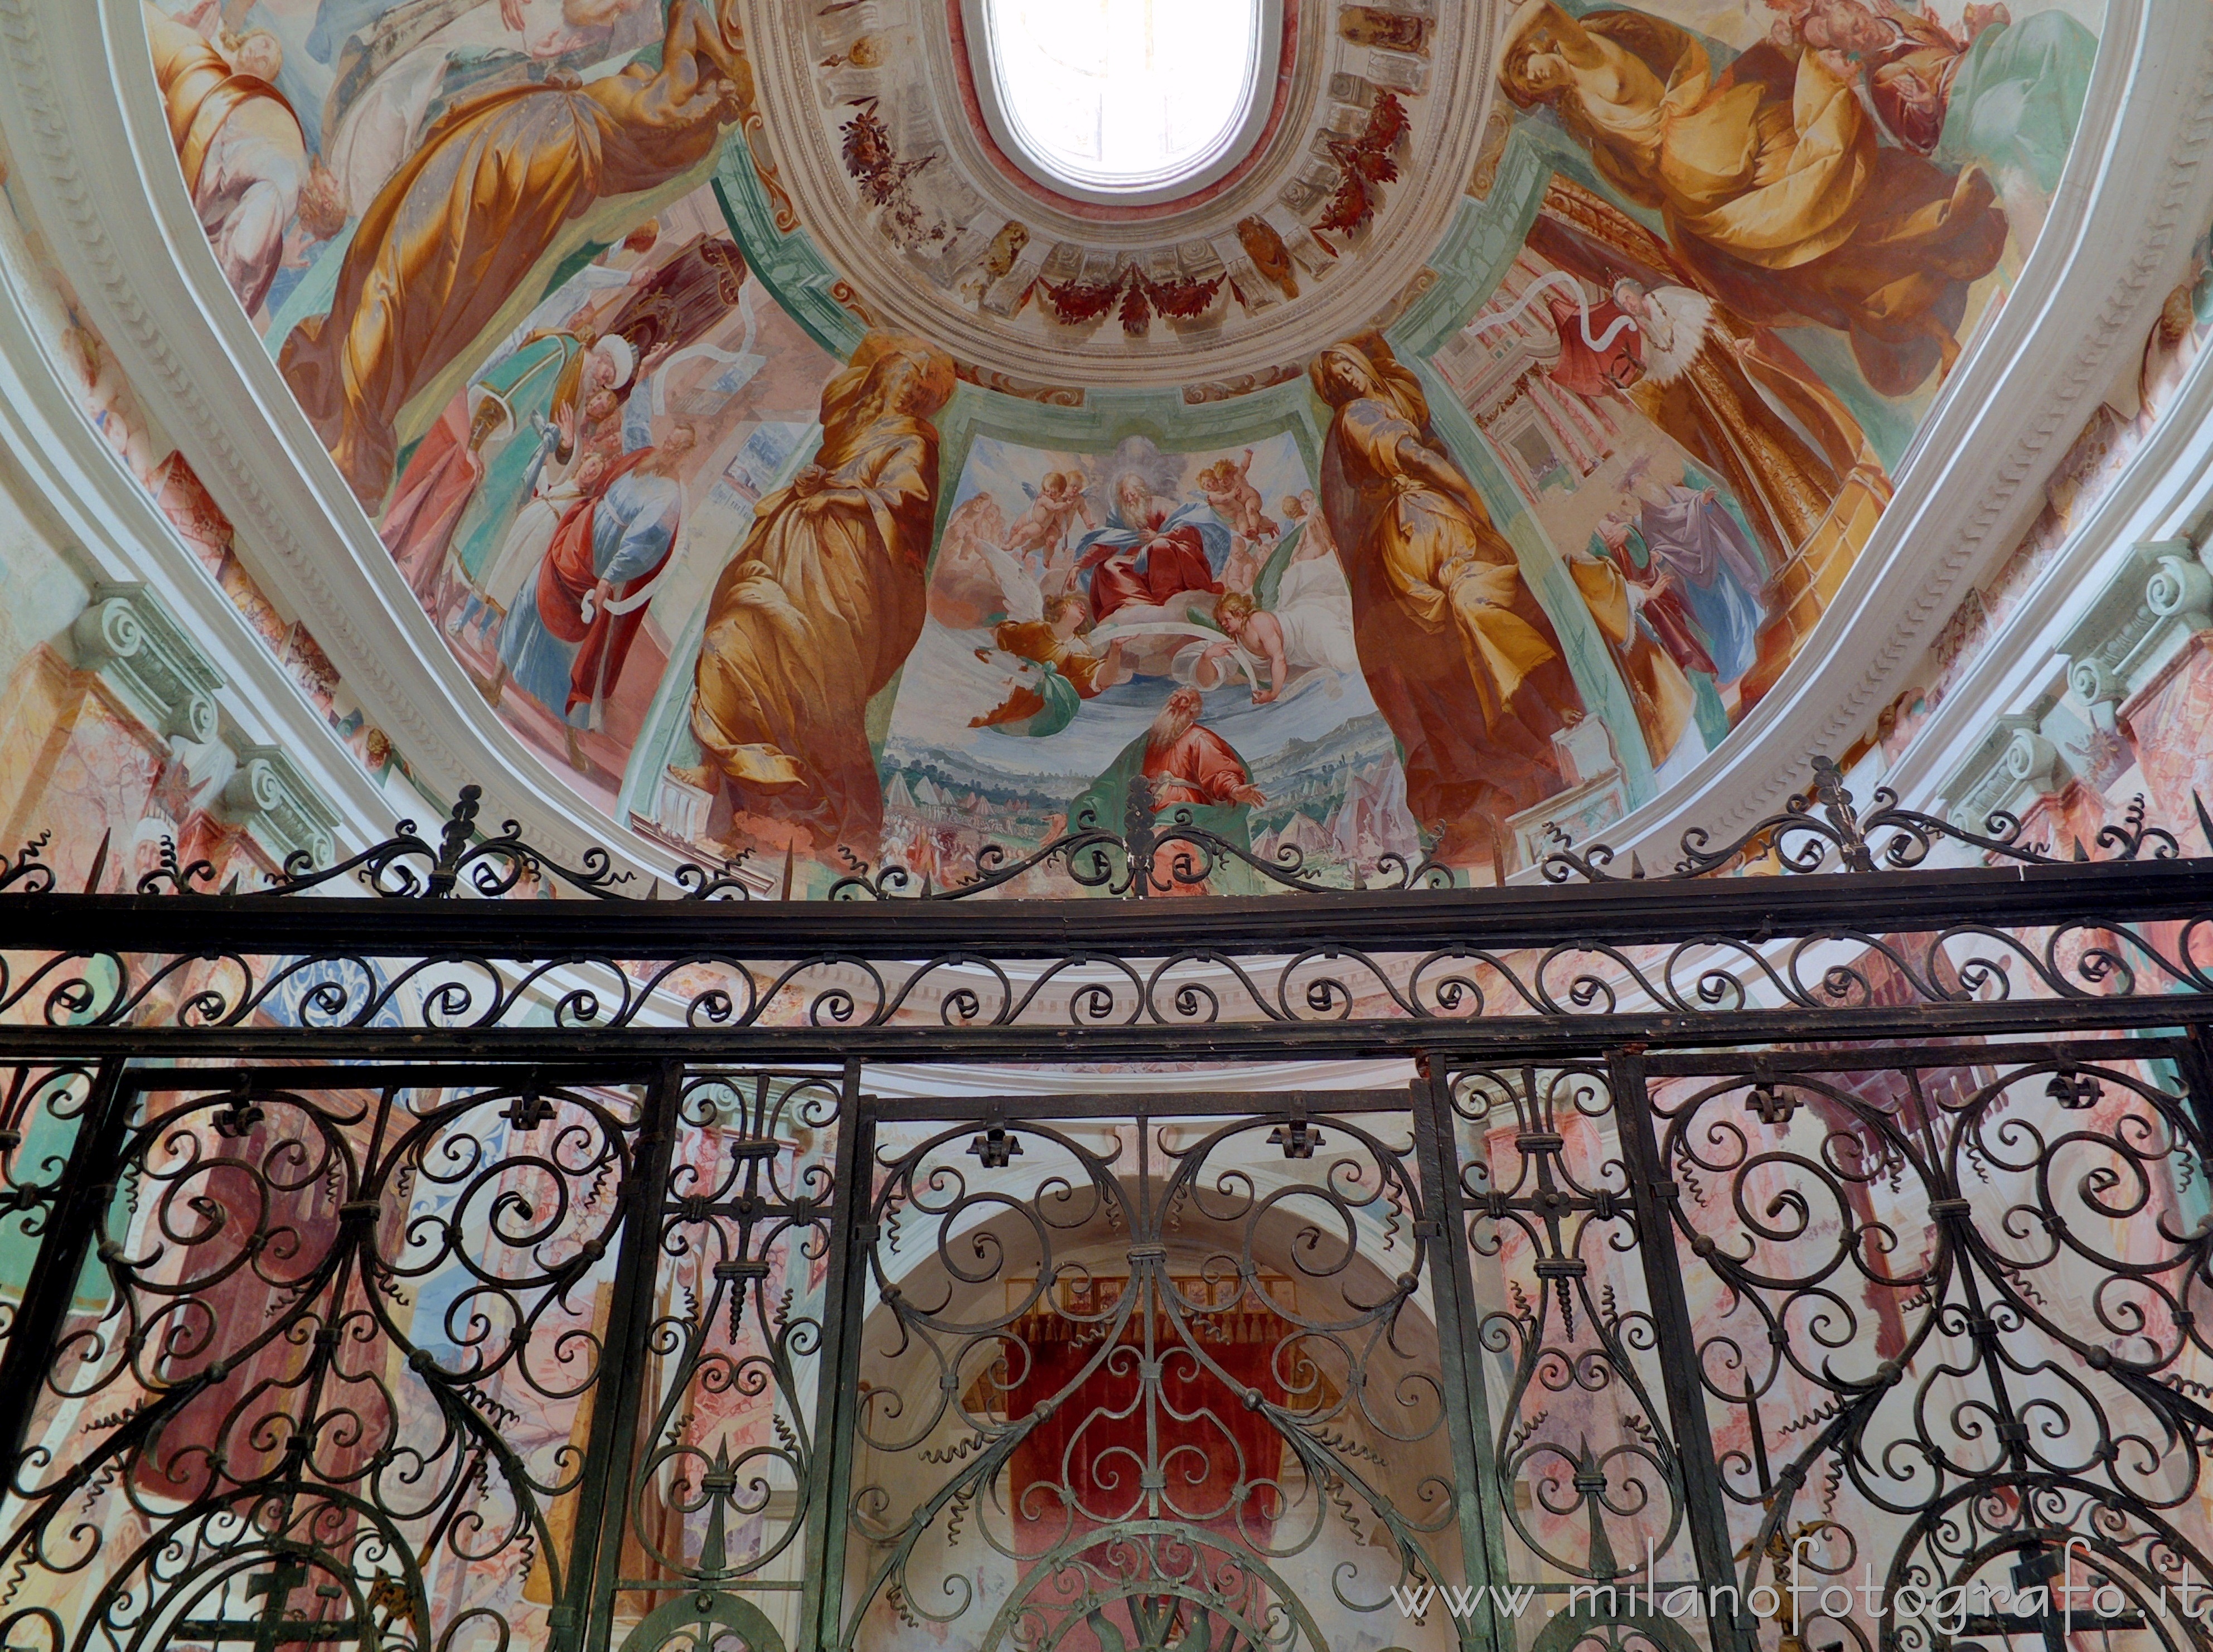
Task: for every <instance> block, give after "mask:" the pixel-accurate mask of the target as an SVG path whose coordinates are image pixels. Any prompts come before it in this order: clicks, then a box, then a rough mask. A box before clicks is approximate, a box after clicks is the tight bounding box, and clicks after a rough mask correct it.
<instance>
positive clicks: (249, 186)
mask: <svg viewBox="0 0 2213 1652" xmlns="http://www.w3.org/2000/svg"><path fill="white" fill-rule="evenodd" d="M140 10H141V12H142V14H143V16H144V17H145V20H146V34H147V38H148V40H149V44H150V45H151V46H152V47H153V52H154V75H155V81H156V82H157V83H158V84H159V85H160V87H161V90H162V108H163V112H164V113H166V114H167V116H168V124H169V136H170V137H171V139H172V140H173V141H174V143H175V145H176V150H177V162H178V165H179V166H180V167H181V168H183V169H184V174H185V187H186V190H188V191H189V192H191V194H192V207H193V210H195V211H196V212H197V213H198V215H199V220H200V228H201V229H203V230H204V231H205V232H206V234H207V238H208V245H209V246H210V247H212V248H213V249H214V251H215V256H216V263H218V264H219V265H222V266H223V279H224V281H225V282H227V283H229V287H230V290H231V291H232V292H233V293H235V294H236V295H237V296H238V302H240V303H241V305H243V306H244V307H245V308H246V312H247V314H248V315H251V314H253V312H254V311H256V310H257V309H259V308H260V307H261V301H262V300H263V299H264V298H265V297H267V296H268V294H269V289H270V285H271V283H273V282H274V281H275V280H276V279H277V271H278V269H279V268H281V267H282V266H283V262H284V237H285V235H286V234H287V232H288V231H289V230H290V229H291V228H292V226H293V224H294V223H298V224H299V225H300V227H301V229H302V231H303V232H305V233H306V235H308V237H309V239H311V240H315V241H326V240H328V239H329V238H330V237H331V236H332V235H336V234H338V231H339V230H341V229H344V227H345V218H346V214H345V201H344V197H343V195H341V194H340V193H339V192H338V188H337V185H336V183H335V181H334V180H332V177H331V174H328V173H327V172H324V171H322V170H321V169H320V168H317V167H316V166H314V164H313V162H310V160H309V158H308V143H307V138H306V137H305V136H304V135H303V134H302V131H301V127H300V118H299V116H298V114H297V113H296V112H295V111H294V110H293V107H292V105H291V103H290V101H288V100H287V99H286V98H285V96H284V94H283V93H282V92H279V91H278V90H277V87H276V83H275V82H276V80H277V75H278V74H279V73H280V72H281V70H282V69H283V57H284V54H283V46H280V45H279V44H278V42H277V37H276V36H275V35H274V34H271V33H269V31H268V30H266V29H254V30H250V31H248V32H247V34H243V35H241V36H237V37H235V38H230V37H227V38H226V40H224V42H223V44H222V45H221V46H218V45H216V43H214V42H210V41H209V40H204V39H202V38H201V37H200V35H199V34H198V33H197V32H196V31H194V30H192V29H190V28H187V27H186V26H185V25H183V24H182V23H180V22H177V21H174V20H172V19H171V18H169V17H168V16H166V15H163V14H162V12H161V11H160V10H159V9H157V8H155V6H153V5H151V4H148V3H143V0H142V3H141V7H140Z"/></svg>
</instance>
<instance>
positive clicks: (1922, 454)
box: [1613, 0, 2213, 853]
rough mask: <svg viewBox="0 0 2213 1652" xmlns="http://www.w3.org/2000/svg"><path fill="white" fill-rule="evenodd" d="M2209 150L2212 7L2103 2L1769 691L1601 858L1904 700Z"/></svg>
mask: <svg viewBox="0 0 2213 1652" xmlns="http://www.w3.org/2000/svg"><path fill="white" fill-rule="evenodd" d="M2209 143H2213V9H2207V8H2204V7H2203V6H2201V5H2198V4H2197V3H2194V0H2119V3H2115V4H2113V5H2112V6H2109V7H2108V8H2107V10H2106V20H2105V32H2104V34H2103V36H2102V39H2101V45H2100V52H2099V58H2098V65H2097V69H2096V71H2095V72H2094V76H2093V81H2092V87H2091V92H2090V96H2089V100H2088V103H2087V104H2086V106H2085V108H2084V111H2083V116H2082V126H2081V129H2080V131H2079V135H2078V137H2077V140H2076V146H2075V149H2074V152H2073V153H2072V155H2070V159H2069V161H2068V163H2067V168H2066V171H2065V174H2064V176H2063V177H2062V180H2061V182H2060V186H2059V189H2058V192H2057V194H2056V195H2055V197H2054V198H2053V201H2052V204H2051V211H2050V213H2049V214H2048V215H2047V216H2046V218H2045V225H2044V228H2043V231H2042V233H2041V235H2039V238H2038V241H2037V244H2036V247H2035V248H2034V249H2033V252H2032V253H2031V255H2030V257H2029V259H2028V262H2027V265H2026V267H2025V268H2024V269H2023V271H2022V273H2021V281H2020V282H2019V283H2018V284H2017V285H2016V286H2015V289H2014V290H2013V291H2012V292H2011V294H2009V296H2008V299H2007V302H2006V304H2005V307H2004V308H2003V310H2002V311H2001V312H2000V313H1999V314H1997V316H1996V317H1995V318H1994V319H1993V320H1991V321H1990V323H1989V324H1988V325H1987V326H1986V327H1985V329H1984V333H1983V336H1982V337H1981V338H1978V340H1977V342H1976V343H1975V344H1974V345H1973V347H1972V348H1971V349H1970V350H1969V351H1968V352H1967V354H1966V356H1965V357H1963V358H1962V359H1961V360H1960V363H1958V364H1957V365H1956V366H1955V367H1954V369H1953V372H1952V375H1951V376H1950V378H1949V379H1948V381H1946V384H1945V386H1944V388H1943V390H1942V393H1940V394H1939V396H1938V399H1937V402H1936V406H1935V407H1934V408H1933V409H1932V411H1930V415H1929V417H1928V418H1925V419H1924V420H1923V424H1922V426H1921V429H1920V431H1919V433H1918V435H1917V436H1916V438H1915V440H1914V442H1913V443H1912V445H1911V448H1909V449H1908V451H1907V454H1906V455H1905V458H1904V459H1903V460H1901V461H1900V463H1899V466H1897V468H1896V472H1895V474H1894V477H1893V481H1894V483H1895V491H1894V494H1893V499H1892V502H1891V504H1890V505H1889V507H1888V508H1887V509H1886V510H1885V511H1884V513H1883V516H1882V520H1881V522H1879V523H1878V524H1877V526H1876V528H1875V533H1874V534H1873V535H1872V536H1871V538H1870V539H1869V543H1868V545H1867V546H1866V547H1865V549H1864V550H1863V551H1862V552H1861V554H1860V557H1859V558H1858V559H1857V561H1856V563H1855V564H1854V565H1853V568H1852V570H1851V571H1850V574H1849V575H1848V576H1846V578H1845V580H1844V585H1843V587H1842V588H1840V589H1839V591H1838V594H1837V596H1836V598H1835V599H1834V600H1832V603H1831V604H1830V606H1829V609H1828V611H1827V612H1826V613H1825V614H1824V615H1823V618H1822V619H1821V622H1820V625H1819V627H1818V628H1817V629H1816V631H1814V635H1813V636H1812V637H1809V638H1808V641H1807V643H1806V645H1805V646H1804V647H1803V648H1802V649H1801V650H1800V652H1799V654H1798V656H1797V658H1796V659H1795V661H1793V662H1792V664H1791V666H1790V668H1789V669H1788V670H1787V671H1785V672H1784V673H1783V677H1782V678H1781V680H1779V681H1778V683H1777V686H1776V688H1775V689H1774V690H1773V691H1772V692H1771V693H1770V694H1769V695H1768V696H1767V697H1766V698H1765V699H1763V700H1762V701H1761V703H1760V704H1759V705H1758V706H1756V707H1755V708H1754V709H1753V712H1752V713H1751V714H1750V715H1749V716H1747V718H1746V719H1745V721H1744V722H1742V723H1741V724H1740V725H1739V727H1738V728H1735V729H1734V730H1732V731H1731V735H1730V738H1729V739H1728V741H1726V742H1724V743H1723V745H1722V747H1721V749H1720V750H1719V751H1718V752H1716V753H1713V754H1712V755H1710V756H1709V757H1708V758H1707V759H1704V761H1703V762H1701V763H1699V764H1698V765H1696V766H1695V767H1694V768H1692V770H1691V771H1689V772H1688V773H1687V774H1686V775H1684V776H1683V777H1680V779H1678V780H1677V781H1676V782H1675V783H1673V784H1672V785H1670V786H1669V787H1668V788H1667V790H1666V791H1665V792H1664V793H1662V794H1661V796H1659V797H1657V798H1655V799H1654V800H1653V801H1652V802H1649V803H1648V804H1645V805H1644V806H1643V807H1642V808H1639V809H1638V810H1637V811H1636V812H1635V813H1634V814H1631V816H1630V817H1629V818H1628V819H1627V820H1625V821H1624V822H1623V823H1622V824H1621V825H1620V826H1618V827H1617V828H1615V830H1614V833H1613V836H1614V839H1615V842H1616V844H1617V846H1619V847H1620V848H1622V849H1623V850H1624V851H1625V852H1626V851H1627V850H1629V849H1630V848H1631V847H1634V846H1639V845H1643V844H1648V843H1649V844H1651V845H1652V846H1653V848H1654V850H1655V853H1657V852H1659V850H1660V848H1661V845H1662V844H1667V843H1669V842H1671V841H1672V840H1673V838H1674V837H1675V836H1676V835H1678V834H1680V832H1681V831H1682V830H1683V829H1685V827H1686V826H1689V825H1692V824H1694V823H1701V822H1703V823H1707V824H1710V826H1712V828H1713V829H1714V830H1716V832H1721V831H1729V830H1734V829H1735V828H1736V827H1737V826H1740V825H1741V824H1742V823H1744V822H1747V821H1749V820H1753V819H1754V818H1757V817H1758V816H1759V814H1762V813H1765V812H1767V811H1769V810H1771V809H1772V808H1777V807H1778V806H1779V805H1780V802H1781V800H1783V798H1785V797H1787V796H1789V793H1790V790H1791V788H1792V786H1793V784H1794V783H1795V778H1796V777H1797V775H1798V774H1799V773H1800V772H1801V770H1802V765H1803V763H1804V760H1805V754H1806V753H1808V752H1822V751H1840V750H1843V749H1844V748H1845V747H1849V746H1850V744H1851V742H1852V741H1854V740H1855V739H1856V738H1857V737H1858V736H1859V735H1861V734H1862V733H1863V732H1864V731H1865V730H1866V728H1868V727H1869V724H1871V723H1872V722H1874V720H1875V715H1876V713H1877V712H1878V711H1879V710H1881V708H1882V707H1883V706H1884V705H1886V704H1888V703H1889V702H1890V701H1891V700H1892V699H1893V698H1895V697H1896V696H1897V695H1898V693H1899V692H1900V691H1902V690H1903V689H1905V688H1906V687H1908V686H1911V674H1912V673H1913V672H1914V671H1915V669H1916V668H1917V666H1918V665H1919V662H1920V661H1921V659H1922V657H1923V654H1924V653H1925V652H1926V650H1927V649H1928V646H1929V644H1930V642H1931V641H1932V640H1933V639H1934V637H1935V636H1936V632H1937V631H1939V630H1940V629H1941V628H1942V625H1943V623H1944V621H1945V619H1946V618H1947V617H1948V615H1949V614H1950V613H1952V612H1953V610H1954V608H1955V607H1957V606H1958V605H1959V602H1960V600H1961V598H1962V597H1963V596H1964V595H1965V594H1966V590H1967V589H1968V588H1969V587H1970V586H1971V585H1972V583H1973V582H1974V581H1975V580H1976V579H1978V578H1979V577H1981V576H1983V575H1984V574H1985V573H1986V572H1987V571H1988V570H1990V568H1991V567H1992V566H1994V565H1995V564H1997V562H1999V561H2000V560H2002V559H2003V558H2004V557H2005V556H2006V555H2008V554H2009V552H2011V551H2012V549H2013V548H2014V546H2015V544H2016V543H2018V541H2019V539H2020V536H2021V533H2023V532H2024V531H2026V529H2027V526H2028V523H2029V521H2031V520H2032V519H2033V516H2034V515H2035V514H2036V512H2037V511H2038V510H2039V509H2040V508H2041V506H2042V503H2043V500H2042V493H2041V490H2042V485H2043V483H2044V481H2045V478H2046V477H2048V476H2049V474H2050V473H2051V470H2052V469H2053V467H2054V466H2056V465H2057V464H2058V462H2059V460H2061V458H2063V457H2064V454H2065V452H2066V449H2067V446H2068V444H2069V442H2071V441H2072V439H2073V437H2074V436H2075V434H2076V432H2077V431H2079V430H2081V429H2082V427H2083V425H2084V424H2085V422H2086V421H2087V420H2088V417H2089V415H2090V413H2091V411H2092V410H2093V409H2094V407H2095V406H2096V405H2097V403H2098V401H2099V400H2100V399H2101V398H2102V396H2103V394H2104V392H2105V389H2106V387H2107V386H2108V385H2110V384H2111V383H2112V381H2113V376H2114V373H2115V366H2116V362H2115V358H2116V357H2117V356H2119V355H2122V354H2133V353H2134V352H2135V351H2137V350H2138V349H2139V348H2140V346H2141V344H2142V343H2143V338H2144V337H2145V334H2146V333H2147V332H2148V331H2149V327H2150V326H2151V324H2152V322H2153V321H2154V320H2155V318H2156V315H2157V313H2158V309H2159V307H2160V304H2161V302H2162V301H2163V300H2164V299H2165V297H2166V295H2167V292H2168V291H2169V290H2171V288H2172V287H2173V284H2174V283H2175V281H2176V280H2177V279H2179V277H2180V276H2181V274H2182V271H2184V269H2185V268H2186V265H2187V264H2188V261H2189V257H2190V247H2191V245H2192V242H2193V241H2195V239H2196V237H2197V235H2198V232H2199V231H2200V230H2202V229H2204V225H2205V223H2207V221H2208V220H2209V219H2213V168H2207V167H2206V166H2205V165H2204V154H2205V152H2206V149H2207V147H2208V145H2209ZM2179 416H2180V413H2179V410H2178V411H2177V413H2176V414H2175V415H2173V416H2171V417H2178V418H2179ZM1989 703H1990V701H1988V700H1984V702H1983V704H1989ZM2000 703H2003V702H2000ZM1955 726H1956V725H1955ZM1970 727H1972V725H1970ZM1965 732H1966V731H1965V730H1962V733H1963V734H1964V733H1965ZM1923 772H1924V774H1925V771H1923Z"/></svg>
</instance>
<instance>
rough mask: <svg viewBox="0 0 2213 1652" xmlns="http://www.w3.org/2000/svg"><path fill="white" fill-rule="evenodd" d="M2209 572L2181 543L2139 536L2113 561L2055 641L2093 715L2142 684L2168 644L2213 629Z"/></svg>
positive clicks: (2212, 590)
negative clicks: (2094, 591)
mask: <svg viewBox="0 0 2213 1652" xmlns="http://www.w3.org/2000/svg"><path fill="white" fill-rule="evenodd" d="M2210 609H2213V573H2208V572H2207V571H2206V569H2205V565H2204V562H2203V561H2202V560H2201V558H2200V556H2199V553H2198V552H2197V551H2196V550H2195V549H2194V548H2193V547H2192V546H2191V545H2190V543H2189V541H2187V540H2186V539H2146V540H2142V541H2139V542H2138V543H2137V544H2135V545H2132V546H2129V547H2128V549H2127V550H2126V551H2125V552H2122V553H2121V555H2120V556H2119V557H2118V558H2115V559H2114V561H2113V564H2112V569H2111V570H2110V571H2109V572H2108V573H2107V575H2106V580H2105V582H2104V585H2103V587H2102V588H2100V590H2099V592H2098V594H2097V595H2096V596H2094V597H2093V598H2092V599H2091V600H2090V604H2089V606H2088V607H2087V608H2085V609H2084V610H2083V611H2082V615H2081V616H2080V617H2079V618H2078V619H2076V621H2075V623H2074V625H2071V626H2070V627H2069V629H2068V631H2067V633H2066V634H2065V635H2064V637H2061V638H2060V639H2059V642H2058V654H2059V655H2060V656H2061V657H2062V658H2063V659H2064V661H2066V666H2067V685H2068V686H2069V687H2070V688H2071V689H2073V690H2074V691H2075V692H2076V695H2077V697H2079V698H2081V699H2082V702H2083V704H2086V705H2088V706H2090V707H2091V708H2092V709H2093V710H2095V708H2097V707H2098V706H2100V705H2104V706H2106V707H2109V708H2110V707H2112V706H2113V705H2116V704H2119V702H2120V701H2122V700H2124V699H2125V698H2128V697H2129V696H2130V695H2131V694H2132V693H2134V692H2136V691H2137V689H2138V688H2140V687H2142V686H2143V683H2144V680H2146V679H2147V678H2149V676H2150V675H2151V674H2152V673H2153V672H2155V671H2156V670H2157V669H2158V668H2159V667H2160V665H2161V663H2162V661H2164V660H2165V659H2166V657H2167V655H2168V654H2169V653H2171V652H2172V651H2173V645H2174V644H2175V643H2177V642H2178V641H2179V639H2180V638H2181V637H2187V636H2188V635H2190V634H2191V633H2192V631H2204V630H2205V629H2206V628H2207V627H2208V626H2209V625H2213V613H2209V610H2210Z"/></svg>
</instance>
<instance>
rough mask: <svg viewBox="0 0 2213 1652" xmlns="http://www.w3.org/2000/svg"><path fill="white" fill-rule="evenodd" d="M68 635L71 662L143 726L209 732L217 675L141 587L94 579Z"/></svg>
mask: <svg viewBox="0 0 2213 1652" xmlns="http://www.w3.org/2000/svg"><path fill="white" fill-rule="evenodd" d="M70 642H71V643H73V644H74V645H75V648H76V660H77V663H78V664H79V665H81V666H82V667H83V668H85V669H87V670H88V671H96V672H98V673H99V674H101V676H102V677H103V678H105V679H106V680H107V682H108V683H109V684H110V685H111V686H113V687H114V688H115V689H116V690H117V692H119V693H120V694H121V695H122V696H123V697H124V701H125V704H128V705H130V706H131V708H132V710H135V711H137V713H138V715H139V716H142V717H143V718H144V719H145V721H146V723H147V725H148V726H149V728H155V729H158V730H159V731H160V732H161V733H162V734H164V735H169V736H171V737H172V738H174V739H178V740H184V741H190V742H191V743H192V744H193V745H195V746H204V745H206V744H208V743H209V742H210V741H212V740H214V739H215V737H216V734H217V732H218V731H219V730H220V728H221V727H222V721H223V719H222V714H221V712H220V711H218V710H217V709H216V698H215V697H216V691H217V690H219V689H221V688H222V687H223V675H222V674H221V673H220V672H218V671H216V668H215V667H214V666H213V665H212V664H211V663H210V661H209V660H208V657H207V655H204V654H203V653H201V652H200V650H199V648H198V644H196V643H194V642H193V641H192V637H191V636H190V634H189V633H187V632H186V630H185V628H184V627H183V626H181V625H179V624H178V623H177V622H176V620H175V619H174V618H172V617H171V615H170V613H169V611H168V609H167V608H166V607H163V606H162V602H161V600H160V599H159V598H158V597H156V596H155V594H154V593H153V591H152V590H151V589H150V588H148V587H147V586H145V585H143V584H138V583H129V584H126V583H123V582H118V581H114V580H101V581H100V582H98V583H96V584H95V585H94V587H93V590H92V601H91V603H90V604H89V605H88V607H86V608H85V611H84V612H83V613H81V614H79V615H78V616H77V617H76V623H75V624H74V625H71V626H70ZM337 823H338V817H337V816H336V815H335V814H333V815H332V817H331V824H332V825H333V826H335V825H337Z"/></svg>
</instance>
